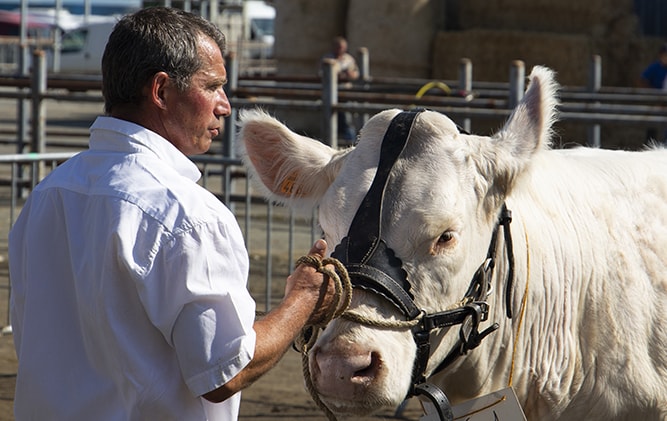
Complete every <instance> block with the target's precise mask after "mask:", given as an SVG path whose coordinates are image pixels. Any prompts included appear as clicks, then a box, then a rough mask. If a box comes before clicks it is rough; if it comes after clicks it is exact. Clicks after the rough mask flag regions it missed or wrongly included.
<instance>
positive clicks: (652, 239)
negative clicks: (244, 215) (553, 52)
mask: <svg viewBox="0 0 667 421" xmlns="http://www.w3.org/2000/svg"><path fill="white" fill-rule="evenodd" d="M530 81H531V82H530V84H529V88H528V90H527V92H526V95H525V97H524V100H523V101H522V102H521V104H520V105H519V106H518V107H517V109H516V110H515V111H514V113H513V115H512V117H511V118H510V119H509V120H508V122H507V124H506V125H505V127H504V128H503V129H502V130H501V131H500V132H499V133H498V134H496V135H495V136H494V137H492V138H486V137H479V136H472V135H464V134H459V133H458V130H457V129H456V127H455V125H454V124H453V123H452V122H451V120H449V119H448V118H447V117H445V116H442V115H440V114H437V113H433V112H426V113H422V114H420V115H419V116H418V117H417V121H416V124H415V128H414V129H413V137H412V138H411V140H410V143H409V144H408V147H407V149H406V151H405V153H404V154H403V155H402V157H401V159H399V161H398V163H397V165H396V167H395V169H394V172H393V173H392V182H391V185H390V186H389V190H388V192H387V198H388V200H386V201H385V203H386V205H385V206H386V207H385V209H384V213H383V215H384V221H383V222H384V228H383V229H384V231H383V235H385V238H386V240H387V243H388V244H389V246H390V247H392V248H393V249H394V250H395V251H396V254H397V255H398V256H399V257H401V259H402V260H403V262H404V265H405V268H406V270H407V271H408V273H409V278H410V280H411V282H412V283H413V286H414V293H415V295H416V297H417V301H418V304H419V305H420V306H422V307H424V308H426V309H427V310H431V311H436V310H442V309H444V308H446V307H447V306H449V305H451V304H453V303H454V302H456V301H457V300H458V299H460V298H461V296H462V294H463V293H464V292H465V290H466V288H467V286H468V283H469V282H470V279H471V276H472V274H473V272H474V271H475V269H476V268H477V266H478V265H479V264H480V263H481V262H482V260H483V258H484V256H485V254H486V249H487V247H488V243H489V238H490V233H491V229H492V227H493V224H494V223H495V219H496V216H497V214H498V210H499V207H500V206H501V204H502V203H503V202H506V203H507V205H508V207H509V208H510V209H511V210H512V212H513V222H512V227H511V230H512V235H513V238H514V242H515V246H514V248H515V259H516V272H515V279H516V282H515V290H514V295H513V308H514V314H515V317H514V318H513V319H512V320H508V319H507V318H506V317H505V315H504V310H505V309H504V304H503V299H504V295H503V294H504V285H503V284H502V280H503V279H504V273H505V271H506V267H505V263H504V260H503V259H499V261H498V263H497V269H496V279H495V280H494V288H495V289H494V294H493V295H492V296H491V297H490V299H489V303H490V306H491V312H492V314H491V317H490V321H489V323H491V322H494V321H495V322H498V323H500V326H501V327H500V329H499V330H498V331H497V332H496V333H494V334H492V335H491V336H490V337H488V338H487V339H486V340H485V341H484V342H483V343H482V345H481V346H480V347H479V348H477V349H475V350H473V351H471V352H470V353H469V354H468V355H466V356H464V357H461V358H460V359H459V360H457V361H456V362H455V363H454V364H453V365H452V366H450V367H449V368H448V369H447V370H446V371H445V372H443V373H441V374H438V375H436V376H435V377H434V378H433V379H432V380H433V381H434V382H437V383H438V384H439V385H441V386H442V387H443V388H444V390H445V391H446V393H447V394H448V396H449V397H450V398H451V399H452V400H454V401H460V400H463V399H469V398H472V397H475V396H478V395H480V394H484V393H487V392H489V391H493V390H497V389H500V388H503V387H505V386H506V385H507V382H508V377H509V374H510V370H511V366H512V350H513V347H514V346H515V345H514V335H515V332H516V329H517V326H518V324H519V319H520V317H519V315H520V312H519V308H520V304H521V299H522V297H523V294H524V291H527V292H528V296H527V305H526V311H525V316H524V320H523V325H522V328H521V331H520V332H519V336H518V342H517V343H516V356H515V359H514V372H513V375H514V377H513V386H514V388H515V390H516V392H517V395H518V397H519V399H520V401H521V403H522V405H523V407H524V410H525V412H526V415H527V416H528V418H529V419H534V420H551V419H553V420H557V419H562V420H571V419H576V420H579V419H590V420H595V419H599V420H608V419H634V420H638V419H642V420H644V419H646V420H650V419H652V420H666V419H667V152H666V151H664V150H661V149H655V150H651V151H646V152H623V151H606V150H593V149H586V148H578V149H572V150H551V149H550V148H549V136H550V130H551V125H552V123H553V121H554V118H555V111H554V110H555V105H556V92H555V91H556V84H555V82H554V78H553V74H552V73H551V71H550V70H548V69H545V68H541V67H537V68H535V69H534V70H533V72H532V73H531V76H530ZM398 112H399V111H398V110H389V111H385V112H382V113H380V114H378V115H377V116H375V117H373V118H372V119H371V120H370V121H369V122H368V123H367V124H366V126H365V127H364V128H363V129H362V132H361V134H360V141H359V143H358V145H357V146H356V147H354V148H350V149H347V150H344V151H334V150H332V149H330V148H328V147H326V146H324V145H322V144H321V143H319V142H314V141H312V140H309V139H307V138H304V137H300V136H298V135H296V134H294V133H292V132H291V131H289V130H288V129H287V128H286V127H284V126H283V125H282V124H279V123H278V122H276V121H275V120H273V118H271V117H269V116H268V115H267V114H266V113H263V112H261V111H248V112H245V113H243V114H242V117H241V121H242V123H241V124H242V129H241V131H240V140H241V142H240V145H241V146H242V148H241V150H240V156H242V157H243V158H244V159H245V160H246V162H247V164H248V167H249V169H250V171H251V173H252V174H253V175H254V176H255V177H256V179H258V180H260V181H263V183H260V186H261V188H262V189H263V191H264V193H265V194H266V195H267V197H271V198H272V199H273V200H276V201H280V202H283V203H286V204H288V205H290V206H292V207H308V206H314V205H317V204H319V205H320V210H319V220H320V224H321V226H322V228H323V231H324V233H325V236H326V239H327V241H328V243H329V245H330V247H333V246H334V245H335V244H338V243H339V242H340V240H341V239H342V238H343V237H344V236H345V235H346V233H347V229H348V227H349V225H350V223H351V220H352V217H353V216H354V213H355V212H356V209H357V207H358V205H359V203H360V202H361V200H362V198H363V196H364V194H365V192H366V191H367V190H368V188H369V186H370V183H371V181H372V178H373V176H374V174H375V169H376V165H377V162H378V157H379V150H380V144H381V141H382V137H383V135H384V132H385V130H386V128H387V126H388V124H389V121H390V120H391V118H392V117H393V116H394V115H395V114H396V113H398ZM249 155H250V156H249ZM267 164H268V165H267ZM286 175H287V176H288V177H290V178H291V179H292V180H293V181H294V183H293V184H294V186H295V188H293V189H292V190H291V196H290V195H286V194H284V193H280V191H279V189H277V186H280V185H281V183H283V179H284V177H285V176H286ZM398 186H400V187H398ZM444 232H449V233H450V234H451V236H450V237H447V238H449V240H448V241H440V242H439V241H438V239H439V238H440V235H441V234H442V233H444ZM501 253H502V251H501ZM527 282H528V285H527ZM352 306H353V307H354V308H355V311H358V312H360V313H364V314H369V315H376V316H377V315H380V316H382V317H387V318H392V317H396V318H399V317H400V316H399V315H398V314H397V313H396V310H395V309H394V308H393V307H392V306H391V305H389V304H387V302H386V301H384V300H383V299H382V298H379V297H377V296H374V295H371V294H367V293H363V292H356V291H355V297H354V300H353V304H352ZM433 336H434V347H435V348H436V349H435V351H434V355H433V358H432V361H435V362H437V361H439V360H441V359H442V358H443V357H444V355H445V354H446V353H447V352H448V351H449V350H450V349H451V347H452V344H453V343H454V341H455V340H456V338H457V336H458V328H452V329H450V330H449V331H442V332H438V333H437V334H435V335H433ZM352 344H355V345H352ZM414 351H415V350H414V344H413V341H412V337H411V334H410V333H409V332H397V331H391V330H376V329H372V328H368V327H364V326H359V325H355V324H352V323H349V322H346V321H342V320H336V321H334V322H333V323H331V324H330V326H329V327H328V328H327V330H326V331H325V332H324V333H323V334H322V335H321V337H320V339H319V340H318V343H317V345H316V347H315V349H314V350H313V352H312V355H311V369H312V371H313V377H314V380H315V381H316V384H319V385H320V387H321V388H322V390H323V391H324V396H322V397H323V400H324V402H325V403H327V404H328V405H330V406H331V407H332V408H333V409H335V410H337V411H339V412H357V413H361V412H367V411H369V410H373V409H376V408H377V407H378V406H379V405H396V404H398V403H399V402H400V400H401V399H402V398H403V396H404V394H405V393H406V391H407V387H408V386H409V380H410V374H411V369H412V361H413V357H414ZM364 355H375V358H376V360H377V358H380V361H381V367H380V368H379V369H378V370H377V373H375V374H374V376H372V377H363V376H362V377H361V378H357V379H356V380H355V381H353V382H350V379H349V378H343V379H340V377H345V376H344V375H342V376H339V375H338V374H340V373H336V375H334V373H331V372H327V373H320V372H319V368H320V365H322V366H323V367H325V368H327V369H328V368H330V367H337V365H336V364H337V363H338V362H340V361H343V360H345V359H346V358H347V359H348V363H349V362H350V361H352V363H355V364H356V363H357V362H358V360H359V359H360V358H362V357H363V356H364ZM378 356H379V357H378ZM355 358H356V360H355ZM431 365H433V363H432V364H431ZM429 369H430V370H432V369H433V367H432V366H430V367H429ZM346 388H347V389H349V390H352V392H349V391H348V392H346V391H345V390H346ZM334 394H338V395H339V396H338V397H336V396H333V395H334Z"/></svg>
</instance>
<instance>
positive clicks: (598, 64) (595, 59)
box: [587, 55, 602, 148]
mask: <svg viewBox="0 0 667 421" xmlns="http://www.w3.org/2000/svg"><path fill="white" fill-rule="evenodd" d="M601 86H602V58H601V57H600V56H599V55H593V56H592V57H591V65H590V69H589V73H588V92H590V93H597V92H599V91H600V87H601ZM599 105H600V103H599V102H596V103H594V104H593V107H596V106H599ZM587 142H588V146H590V147H593V148H599V147H600V146H601V143H600V125H599V124H591V125H590V126H589V127H588V139H587Z"/></svg>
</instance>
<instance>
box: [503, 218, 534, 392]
mask: <svg viewBox="0 0 667 421" xmlns="http://www.w3.org/2000/svg"><path fill="white" fill-rule="evenodd" d="M523 232H524V235H525V238H526V288H525V290H524V291H523V298H522V299H521V312H520V313H519V323H518V325H517V327H516V333H515V334H514V344H513V345H512V365H511V366H510V376H509V380H508V382H507V387H512V380H513V377H514V359H515V357H516V345H517V342H518V341H519V333H520V332H521V325H522V324H523V316H524V314H525V312H526V300H527V298H528V284H529V282H528V281H529V280H530V247H529V244H528V231H527V230H526V224H525V223H524V224H523Z"/></svg>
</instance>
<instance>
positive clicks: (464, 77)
mask: <svg viewBox="0 0 667 421" xmlns="http://www.w3.org/2000/svg"><path fill="white" fill-rule="evenodd" d="M459 91H461V95H463V96H464V98H468V97H469V96H470V95H471V92H472V61H471V60H470V59H469V58H462V59H461V61H459ZM463 130H465V131H466V132H468V133H469V132H470V118H464V119H463Z"/></svg>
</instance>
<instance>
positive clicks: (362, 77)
mask: <svg viewBox="0 0 667 421" xmlns="http://www.w3.org/2000/svg"><path fill="white" fill-rule="evenodd" d="M359 81H360V82H361V83H362V84H363V87H364V90H367V89H368V86H369V85H368V84H369V83H370V82H371V59H370V55H369V54H368V48H366V47H360V48H359ZM369 118H370V116H369V114H368V113H362V114H361V115H360V116H359V121H356V122H355V123H356V124H355V125H356V126H357V128H360V127H363V126H365V125H366V122H367V121H368V119H369Z"/></svg>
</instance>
